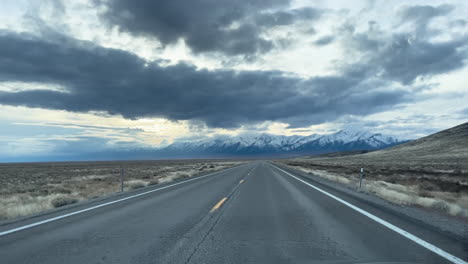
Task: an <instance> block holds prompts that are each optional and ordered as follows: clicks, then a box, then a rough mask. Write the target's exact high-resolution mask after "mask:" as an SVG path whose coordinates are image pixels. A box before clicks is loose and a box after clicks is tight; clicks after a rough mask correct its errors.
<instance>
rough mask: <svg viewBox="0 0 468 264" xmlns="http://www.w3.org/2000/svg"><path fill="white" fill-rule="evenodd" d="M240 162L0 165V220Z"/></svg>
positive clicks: (196, 161)
mask: <svg viewBox="0 0 468 264" xmlns="http://www.w3.org/2000/svg"><path fill="white" fill-rule="evenodd" d="M241 163H242V162H241V161H214V160H179V161H126V162H117V161H116V162H60V163H9V164H8V163H5V164H0V221H1V220H7V219H13V218H16V217H19V216H27V215H31V214H35V213H39V212H42V211H46V210H49V209H52V208H56V207H62V206H66V205H69V204H74V203H77V202H79V201H84V200H89V199H93V198H98V197H102V196H106V195H110V194H112V193H116V192H119V191H120V166H122V168H124V170H125V177H124V178H125V181H124V190H125V191H128V190H134V189H139V188H143V187H146V186H150V185H155V184H161V183H166V182H170V181H173V180H176V179H180V178H188V177H192V176H195V175H197V174H201V173H207V172H215V171H219V170H223V169H226V168H229V167H233V166H235V165H239V164H241Z"/></svg>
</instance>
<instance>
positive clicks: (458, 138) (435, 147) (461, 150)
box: [367, 122, 468, 162]
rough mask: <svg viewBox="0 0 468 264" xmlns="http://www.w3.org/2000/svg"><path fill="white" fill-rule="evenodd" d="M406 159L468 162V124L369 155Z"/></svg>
mask: <svg viewBox="0 0 468 264" xmlns="http://www.w3.org/2000/svg"><path fill="white" fill-rule="evenodd" d="M367 155H369V156H373V157H379V156H391V157H392V158H399V159H406V158H408V157H410V158H412V159H436V160H441V159H460V160H464V162H467V161H468V122H467V123H464V124H461V125H458V126H456V127H452V128H449V129H446V130H443V131H440V132H438V133H435V134H432V135H429V136H427V137H423V138H420V139H417V140H413V141H410V142H407V143H405V144H402V145H399V146H396V147H393V148H388V149H385V150H381V151H377V152H373V153H369V154H367Z"/></svg>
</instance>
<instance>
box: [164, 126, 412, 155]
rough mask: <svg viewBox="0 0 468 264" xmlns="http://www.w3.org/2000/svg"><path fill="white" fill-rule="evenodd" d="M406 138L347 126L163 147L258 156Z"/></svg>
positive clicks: (370, 146)
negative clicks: (325, 132)
mask: <svg viewBox="0 0 468 264" xmlns="http://www.w3.org/2000/svg"><path fill="white" fill-rule="evenodd" d="M404 142H406V141H402V140H399V139H397V138H395V137H392V136H385V135H382V134H380V133H370V132H367V131H360V130H352V129H346V130H341V131H338V132H336V133H334V134H329V135H318V134H312V135H309V136H282V135H271V134H265V133H263V134H246V135H240V136H226V135H221V136H217V137H212V138H206V139H203V140H198V141H191V142H175V143H173V144H171V145H169V146H167V147H166V148H163V149H161V150H160V152H161V154H164V155H167V156H169V157H200V156H215V155H216V156H255V155H267V156H273V155H296V154H321V153H327V152H335V151H349V150H375V149H383V148H386V147H390V146H394V145H398V144H401V143H404Z"/></svg>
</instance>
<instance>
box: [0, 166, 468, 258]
mask: <svg viewBox="0 0 468 264" xmlns="http://www.w3.org/2000/svg"><path fill="white" fill-rule="evenodd" d="M310 184H311V183H308V181H307V180H304V179H300V178H297V179H296V178H294V175H292V174H290V173H288V172H287V171H283V170H281V169H279V168H276V167H274V166H272V165H271V164H269V163H267V162H261V161H256V162H251V163H248V164H246V165H243V166H239V167H236V168H233V169H230V170H226V171H224V172H221V173H217V174H214V175H209V176H206V177H200V178H193V179H190V180H188V181H186V182H184V181H182V182H178V183H177V185H174V186H172V185H171V184H169V185H166V187H164V186H161V187H164V189H160V190H158V191H154V192H150V193H146V194H144V195H140V196H137V197H134V198H131V199H127V200H123V201H120V202H116V203H112V204H108V205H106V206H102V207H99V208H96V209H93V210H89V211H85V212H82V213H78V214H75V215H71V216H69V217H65V218H62V219H58V220H56V221H51V222H48V223H44V224H41V225H37V226H32V227H30V228H27V229H24V230H20V231H17V232H13V233H9V234H6V233H4V235H0V263H8V264H10V263H11V264H13V263H369V262H370V263H375V262H401V263H450V262H451V261H450V260H448V258H447V256H443V255H441V254H437V252H435V251H434V249H433V248H426V247H423V246H421V245H420V244H418V243H416V242H415V241H414V240H412V239H410V238H408V237H405V236H403V235H402V234H400V233H399V232H397V231H395V230H392V229H391V228H389V227H387V226H385V225H383V224H382V223H379V222H378V221H376V220H375V219H372V218H371V217H369V216H366V215H365V214H363V213H362V212H358V211H356V209H353V208H351V207H349V206H347V205H346V204H343V203H342V202H340V201H338V200H336V199H334V198H331V197H330V196H329V195H326V194H325V193H323V192H321V191H318V190H317V189H314V188H312V187H311V186H310ZM167 186H170V187H167ZM161 187H158V186H157V187H154V188H155V190H157V189H158V188H161ZM324 191H325V192H328V191H330V190H325V189H324ZM142 192H146V190H144V191H142ZM330 193H332V191H330ZM332 194H333V193H332ZM334 195H339V194H336V193H335V194H334ZM341 198H343V199H345V200H346V197H341ZM114 199H118V198H114ZM348 201H349V200H348ZM106 202H108V201H103V202H102V203H106ZM349 202H350V203H352V204H353V205H354V206H357V207H359V208H363V210H366V211H365V212H371V213H372V215H374V216H376V217H378V218H379V219H383V220H382V221H391V222H392V224H394V225H395V226H398V227H400V228H404V230H406V231H408V232H410V233H411V234H413V235H416V236H418V235H419V234H421V235H422V236H423V237H419V236H418V237H417V238H420V239H422V241H424V242H428V243H429V244H430V245H432V246H434V248H436V249H440V250H442V251H443V252H445V253H446V254H447V255H448V256H449V257H450V256H453V257H458V258H460V259H458V260H459V261H461V262H459V263H463V260H461V259H467V257H468V253H467V252H466V245H464V244H463V243H461V242H459V241H456V240H453V239H450V238H447V237H445V236H444V235H443V234H439V233H437V232H435V231H428V230H421V227H418V226H417V225H416V224H413V223H411V222H409V221H405V220H400V219H397V218H394V217H392V216H389V215H387V213H385V212H382V213H381V214H380V212H379V209H376V208H366V207H368V206H369V205H365V204H360V202H359V201H349ZM90 206H91V205H90ZM73 210H75V211H76V210H80V208H78V209H70V212H71V213H73ZM370 210H372V211H370ZM70 212H68V211H67V210H66V211H64V212H60V214H62V215H64V214H67V213H70ZM45 219H47V217H45ZM40 220H43V219H40ZM29 221H30V222H28V223H24V224H23V226H24V225H26V224H31V223H34V219H32V220H29ZM36 222H37V221H36ZM21 224H22V223H14V224H12V225H7V226H2V227H1V228H0V234H1V232H5V231H8V230H12V229H13V228H18V227H21ZM456 261H457V259H456V258H454V259H453V260H452V262H456Z"/></svg>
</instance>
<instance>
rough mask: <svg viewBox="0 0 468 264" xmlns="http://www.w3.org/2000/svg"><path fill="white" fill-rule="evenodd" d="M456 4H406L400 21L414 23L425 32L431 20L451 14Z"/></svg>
mask: <svg viewBox="0 0 468 264" xmlns="http://www.w3.org/2000/svg"><path fill="white" fill-rule="evenodd" d="M453 9H454V6H452V5H448V4H444V5H439V6H430V5H423V6H422V5H416V6H405V7H403V8H402V9H401V10H400V12H399V16H400V23H402V24H406V23H413V24H414V25H415V26H416V27H417V31H418V33H422V34H424V33H425V32H426V31H427V27H428V25H429V23H430V22H431V20H433V19H434V18H436V17H441V16H445V15H447V14H449V13H450V12H451V11H452V10H453Z"/></svg>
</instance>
